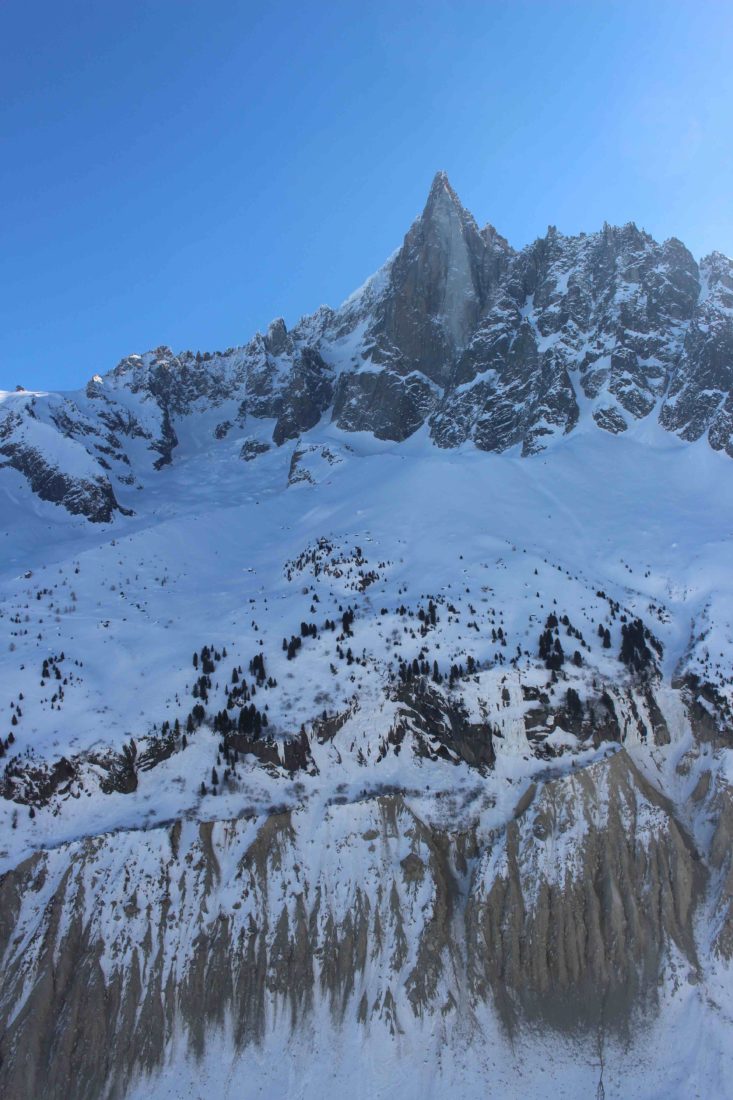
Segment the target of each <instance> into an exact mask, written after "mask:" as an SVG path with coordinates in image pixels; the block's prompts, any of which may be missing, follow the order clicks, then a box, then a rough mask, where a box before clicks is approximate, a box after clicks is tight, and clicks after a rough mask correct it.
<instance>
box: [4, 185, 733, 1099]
mask: <svg viewBox="0 0 733 1100" xmlns="http://www.w3.org/2000/svg"><path fill="white" fill-rule="evenodd" d="M29 381H30V380H29ZM0 510H1V511H0V514H1V515H2V525H1V526H0V552H1V554H0V632H1V637H0V672H1V675H0V753H2V757H1V758H0V769H1V770H0V796H1V797H0V821H1V822H2V827H1V831H0V874H1V875H2V877H1V878H0V959H1V962H0V1095H2V1096H3V1097H4V1098H6V1100H29V1098H32V1100H36V1098H38V1100H41V1098H43V1100H45V1098H54V1100H56V1098H58V1100H62V1098H63V1100H68V1098H74V1100H87V1098H89V1100H97V1098H105V1100H106V1098H117V1100H121V1098H123V1097H124V1098H129V1100H133V1098H134V1100H143V1098H146V1100H174V1098H175V1100H179V1098H199V1097H201V1098H203V1097H206V1098H209V1097H217V1098H219V1097H220V1098H222V1100H249V1098H255V1097H260V1098H267V1100H280V1098H292V1100H296V1098H298V1100H301V1098H303V1100H305V1098H310V1097H320V1098H323V1100H329V1098H336V1097H341V1096H343V1095H344V1093H345V1092H346V1091H348V1094H349V1095H350V1096H353V1097H354V1098H355V1100H357V1098H359V1100H367V1098H372V1097H381V1098H384V1100H397V1098H399V1100H441V1098H443V1097H449V1096H450V1097H452V1096H461V1097H464V1098H466V1100H474V1098H479V1097H481V1098H482V1100H483V1098H513V1097H517V1098H519V1097H521V1098H522V1100H532V1098H540V1097H541V1098H545V1097H546V1096H547V1095H548V1093H551V1094H552V1095H553V1096H555V1097H557V1098H558V1100H559V1098H561V1097H562V1098H567V1100H570V1098H573V1100H574V1098H587V1097H595V1098H601V1097H605V1098H607V1100H610V1098H629V1097H635V1098H641V1100H657V1098H659V1100H661V1098H665V1100H669V1098H677V1097H679V1098H693V1097H700V1098H711V1097H714V1098H717V1097H733V970H732V969H731V968H732V966H733V862H732V859H731V841H732V840H733V712H732V709H731V708H732V707H733V572H732V570H731V561H732V558H731V551H732V549H733V262H732V261H731V260H729V259H726V257H724V256H722V255H721V254H719V253H715V254H713V255H712V256H709V257H707V258H705V259H703V260H702V261H700V262H699V263H698V262H697V261H696V260H695V259H694V258H693V257H692V255H691V254H690V253H689V252H688V251H687V249H686V248H685V247H684V245H683V244H682V243H681V242H680V241H677V240H669V241H666V242H664V243H663V244H659V243H657V242H655V241H654V240H653V239H652V238H651V237H650V236H648V235H647V234H646V233H644V232H643V231H642V230H640V229H638V228H637V227H636V226H634V225H626V226H622V227H613V226H608V225H606V226H604V227H603V228H602V229H601V230H600V231H599V232H597V233H592V234H582V235H580V236H578V237H565V236H563V235H562V234H561V233H559V232H558V231H557V230H556V229H554V228H550V230H548V233H547V235H546V237H544V238H542V239H540V240H538V241H536V242H535V243H534V244H532V245H530V246H528V247H527V248H524V249H522V250H521V251H516V250H514V249H513V248H512V247H511V246H510V244H509V243H508V242H507V241H506V240H504V239H503V238H502V237H501V236H500V234H499V233H497V232H496V230H494V229H493V228H492V227H491V226H488V227H486V228H484V229H480V228H479V227H478V226H477V224H476V222H475V221H474V219H473V218H472V216H471V215H470V214H469V213H468V212H467V211H466V210H465V209H464V208H463V206H462V205H461V203H460V201H459V199H458V197H457V196H456V194H455V192H454V191H453V190H452V188H451V186H450V184H449V182H448V180H447V178H446V177H445V175H444V174H442V173H439V174H438V175H437V176H436V178H435V181H434V183H433V185H432V188H431V191H430V194H429V196H428V200H427V204H426V206H425V209H424V211H423V213H422V214H421V215H420V216H419V217H418V218H417V219H416V221H415V222H414V224H413V225H412V226H411V227H410V229H409V231H408V233H407V236H406V237H405V240H404V243H403V244H402V246H401V247H400V248H399V249H398V250H397V251H396V252H395V253H394V255H393V256H392V257H391V258H390V259H389V260H388V261H387V263H386V264H385V266H384V267H383V268H382V269H381V270H380V271H379V272H378V273H377V274H376V275H374V276H373V277H372V278H371V279H369V280H368V281H367V282H366V283H365V284H364V286H363V287H362V288H361V289H360V290H359V291H357V292H356V293H355V294H354V295H352V296H351V297H350V298H349V299H348V300H347V301H346V302H345V303H344V304H343V305H342V306H341V307H340V308H339V309H337V310H333V309H329V308H326V307H322V308H321V309H319V310H318V311H317V312H316V313H315V314H314V315H312V316H309V317H305V318H303V319H302V320H301V321H300V322H299V323H298V324H297V325H296V326H295V327H293V328H292V329H291V330H288V329H287V327H286V325H285V324H284V322H283V321H281V320H278V321H275V322H273V324H272V325H271V326H270V328H269V329H268V331H267V333H266V334H264V335H262V334H258V335H256V336H255V337H254V338H253V339H252V340H251V341H250V342H249V343H248V344H246V345H243V346H242V347H237V348H230V349H227V350H225V351H218V352H211V353H205V354H201V353H192V352H183V353H178V354H174V353H173V352H172V351H171V350H170V349H169V348H166V347H159V348H157V349H156V350H155V351H152V352H148V353H146V354H143V355H130V356H129V357H128V358H126V359H125V360H123V361H122V362H121V363H120V364H119V365H118V366H117V367H116V368H115V369H113V370H111V371H109V372H108V373H105V374H101V375H95V377H94V378H93V379H91V380H90V381H89V383H88V384H87V385H86V387H85V388H83V389H81V390H79V391H76V392H68V393H41V392H33V391H30V390H21V389H19V390H18V391H16V392H8V393H3V394H2V395H0Z"/></svg>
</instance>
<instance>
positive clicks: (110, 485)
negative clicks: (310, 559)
mask: <svg viewBox="0 0 733 1100" xmlns="http://www.w3.org/2000/svg"><path fill="white" fill-rule="evenodd" d="M732 303H733V262H732V261H731V260H729V259H727V258H726V257H724V256H722V255H721V254H720V253H713V255H711V256H709V257H707V258H706V259H704V260H703V261H702V263H701V264H700V265H698V264H697V263H696V262H695V260H694V259H693V257H692V256H691V255H690V253H689V252H688V251H687V249H686V248H685V247H684V245H683V244H681V243H680V242H679V241H677V240H675V239H671V240H668V241H666V242H664V243H663V244H658V243H657V242H655V241H654V240H653V239H652V238H651V237H650V236H649V235H648V234H646V233H644V232H643V231H641V230H639V229H637V227H636V226H635V225H633V224H629V225H625V226H622V227H613V226H609V225H605V226H604V227H603V229H602V230H601V231H600V232H598V233H592V234H580V235H579V236H577V237H564V236H563V235H562V234H560V233H559V232H558V231H557V230H556V229H555V228H554V227H550V229H549V230H548V232H547V235H546V236H545V237H543V238H541V239H539V240H537V241H535V242H534V243H533V244H531V245H529V246H528V247H526V248H524V249H523V250H521V251H519V252H517V251H515V250H513V249H512V248H511V246H510V245H509V244H508V243H507V241H506V240H504V238H503V237H501V236H500V234H499V233H497V232H496V230H495V229H494V228H493V227H492V226H487V227H486V228H484V229H479V227H478V226H477V224H476V222H475V221H474V219H473V217H472V216H471V214H469V213H468V211H466V210H465V209H464V207H463V206H462V205H461V202H460V200H459V199H458V196H457V195H456V193H455V191H454V190H453V189H452V187H451V185H450V183H449V182H448V180H447V178H446V176H445V174H444V173H442V172H439V173H438V174H437V176H436V177H435V180H434V181H433V185H432V187H431V189H430V193H429V195H428V200H427V203H426V206H425V209H424V210H423V212H422V214H421V215H420V217H419V218H417V219H416V221H415V222H414V223H413V225H412V226H411V228H410V229H409V231H408V233H407V235H406V237H405V239H404V242H403V244H402V246H401V248H400V249H399V250H398V251H397V252H396V253H395V255H394V256H393V257H392V258H391V259H390V260H389V261H388V262H387V264H385V266H384V267H383V268H382V269H381V270H380V271H379V272H377V274H376V275H375V276H373V277H372V278H371V279H370V280H369V281H368V282H367V283H366V284H365V286H364V287H362V288H361V290H359V291H357V292H356V294H354V295H352V297H351V298H349V299H348V300H347V301H346V302H345V303H344V305H343V306H341V308H340V309H338V310H331V309H328V308H326V307H323V308H321V309H320V310H318V311H317V313H315V314H313V315H312V316H310V317H304V318H303V319H302V320H301V321H300V322H298V324H297V325H296V326H295V327H294V328H293V329H292V330H291V331H288V330H287V328H286V326H285V323H284V321H282V319H278V320H277V321H274V322H273V323H272V325H271V326H270V328H269V329H268V331H267V333H266V334H265V335H264V336H263V335H261V334H257V335H256V336H255V337H254V339H252V340H251V341H250V342H249V343H248V344H246V345H244V346H243V347H240V348H230V349H228V350H227V351H226V352H215V353H206V354H205V355H203V356H202V355H201V354H200V353H196V355H194V354H193V353H192V352H182V353H180V354H179V355H174V354H173V352H172V351H171V350H170V349H169V348H166V347H160V348H157V349H156V350H155V351H154V352H149V353H147V354H145V355H142V356H140V355H132V356H129V357H128V358H127V359H125V360H123V361H122V362H121V363H120V364H119V366H118V367H116V368H115V369H114V370H113V371H112V372H110V373H109V374H107V375H105V376H103V377H99V376H96V377H95V380H93V381H92V382H90V383H89V385H88V386H87V388H86V391H84V393H79V394H69V395H67V396H66V398H65V399H63V400H60V399H58V398H46V397H42V396H38V397H34V398H32V401H31V404H32V408H33V415H34V416H35V417H36V419H37V420H38V421H39V422H43V423H44V424H46V425H48V426H50V427H51V428H52V429H53V431H54V432H56V433H58V434H59V435H60V436H62V437H63V438H64V439H74V440H75V441H76V442H77V443H78V445H79V446H80V447H81V448H83V449H84V451H85V452H86V455H87V458H86V461H87V463H88V464H90V468H91V470H92V473H91V474H90V476H89V477H87V478H86V479H85V485H84V488H83V490H80V491H77V489H78V487H75V486H73V485H71V483H69V482H62V481H59V480H58V478H55V479H54V478H49V477H48V476H46V475H44V474H43V473H42V472H40V464H41V463H45V464H46V465H47V466H48V465H50V466H51V467H53V468H54V469H55V464H54V463H53V462H50V464H49V460H48V457H47V456H46V455H45V453H44V452H43V451H41V452H40V456H37V457H36V458H31V457H30V456H28V455H26V456H25V457H23V456H22V454H21V451H20V450H19V449H18V448H17V447H13V446H12V445H10V444H6V447H5V449H4V451H3V453H4V456H5V459H6V461H7V463H8V464H10V465H13V466H14V467H15V468H16V469H17V470H19V471H20V472H21V473H24V474H25V476H26V477H27V478H28V481H29V484H30V487H31V490H32V491H33V492H35V493H37V494H38V495H39V496H40V497H41V499H45V500H52V501H54V502H55V503H59V504H62V505H63V506H64V507H67V508H69V509H70V510H75V509H76V510H77V511H79V512H81V513H82V514H85V515H87V516H88V518H96V519H98V520H103V521H105V522H106V521H109V519H110V518H111V517H112V516H113V515H114V513H115V512H116V510H117V509H116V507H115V504H114V500H115V491H116V489H119V490H121V491H122V492H124V491H125V489H126V487H134V486H136V485H137V484H138V483H139V479H140V478H144V475H145V474H146V473H147V472H148V470H149V469H150V468H151V467H152V468H153V469H154V470H160V469H162V468H163V467H165V466H167V465H170V463H171V462H173V461H175V459H176V456H178V455H179V454H184V453H185V451H186V448H185V447H184V448H183V450H182V448H181V444H180V443H179V436H181V437H182V438H183V437H185V438H187V439H189V440H190V439H191V437H192V436H197V435H198V429H197V427H196V425H197V424H198V423H199V422H200V421H201V418H202V417H205V416H207V415H208V414H210V413H213V412H214V411H215V410H220V411H221V413H222V416H221V417H220V420H222V421H223V420H224V419H225V418H226V420H227V423H228V424H229V425H230V426H234V428H235V430H240V429H242V428H243V427H244V425H245V423H246V422H247V420H248V419H249V421H250V422H251V421H252V420H253V419H254V420H257V419H266V420H273V421H274V425H273V427H272V428H271V435H272V439H273V442H274V443H275V444H276V445H278V446H280V445H282V444H284V443H286V442H287V441H289V440H292V439H296V438H297V437H298V436H299V435H300V434H302V433H303V432H307V431H309V430H310V429H311V428H313V427H315V425H316V424H318V422H319V421H320V420H321V419H322V418H326V419H327V420H332V421H333V422H334V423H335V425H336V426H337V427H338V428H340V429H342V430H343V431H347V432H361V431H364V432H370V433H373V434H374V435H375V436H376V437H377V438H378V439H383V440H393V441H395V442H401V441H402V440H404V439H406V438H408V437H409V436H410V435H412V434H414V433H415V432H416V431H417V430H418V429H420V428H421V427H423V426H424V425H427V426H428V429H429V432H430V435H431V437H432V439H433V440H434V442H435V443H437V444H438V445H439V446H441V447H456V446H459V445H460V444H462V443H464V442H466V441H469V440H470V441H472V442H473V443H474V444H475V445H476V446H477V447H478V448H480V449H482V450H487V451H504V450H507V449H509V448H513V447H518V448H519V449H520V451H521V453H522V454H523V455H528V454H533V453H536V452H537V451H540V450H542V449H544V448H546V447H547V446H548V445H549V444H550V443H551V442H552V440H553V438H557V437H562V436H564V435H567V434H568V433H569V432H572V431H573V429H574V428H575V427H576V426H577V425H578V423H579V422H580V421H581V420H583V419H591V420H592V421H593V422H594V424H595V425H596V426H597V427H598V428H599V429H601V430H603V431H606V432H610V433H612V434H619V433H621V432H624V431H626V430H627V429H628V428H629V427H630V426H631V425H632V424H633V423H634V422H635V421H637V420H640V419H644V418H647V417H648V418H653V419H655V420H657V421H658V422H659V423H660V424H661V426H662V427H663V428H665V429H666V430H668V431H671V432H675V433H676V434H677V435H679V437H680V438H681V439H683V440H686V441H690V442H692V441H694V440H697V439H699V438H701V437H703V436H705V437H707V439H708V441H709V443H710V445H711V446H712V447H713V448H715V449H716V450H722V451H725V452H726V453H728V454H733V442H731V441H732V440H733V396H732V394H733V305H732ZM26 404H27V401H26ZM62 404H63V410H61V408H60V405H62ZM16 407H17V403H13V402H10V401H6V402H5V405H4V406H3V410H4V411H5V415H6V416H7V415H9V412H8V410H9V409H10V408H12V409H16ZM581 410H582V411H581ZM0 417H2V412H0ZM12 430H13V429H12V425H11V424H10V423H7V424H6V425H5V427H4V429H3V431H4V434H5V436H7V435H8V434H9V433H10V432H11V431H12ZM217 438H221V439H223V438H224V435H221V436H217ZM141 442H143V443H144V446H142V447H141V446H140V443H141ZM34 469H35V472H34ZM61 475H62V476H63V471H61Z"/></svg>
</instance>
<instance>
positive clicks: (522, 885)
mask: <svg viewBox="0 0 733 1100" xmlns="http://www.w3.org/2000/svg"><path fill="white" fill-rule="evenodd" d="M532 793H534V797H533V798H532V797H530V798H529V799H525V800H524V805H523V806H521V807H518V809H517V813H516V816H515V819H514V820H513V821H510V823H509V824H508V825H507V826H506V828H505V829H503V830H500V831H498V832H496V833H492V834H487V833H486V832H485V831H483V830H482V829H481V827H480V826H479V825H478V824H477V823H475V822H474V823H467V824H466V825H465V826H464V827H463V828H462V829H461V830H460V831H458V832H456V831H444V830H442V829H441V828H440V827H439V826H436V825H431V824H429V823H428V822H426V821H425V820H423V819H422V818H421V817H420V815H419V814H418V813H417V812H416V811H415V810H414V809H412V808H411V807H410V805H409V799H405V798H404V797H403V796H392V795H390V796H379V797H375V798H372V799H365V800H361V801H358V802H351V803H349V804H345V805H332V806H331V807H330V808H329V809H327V810H326V812H325V814H324V815H323V816H322V817H321V818H320V820H319V821H318V822H317V824H315V825H314V823H313V819H312V816H311V815H309V813H308V812H307V811H304V812H294V813H290V812H288V813H279V814H278V813H275V814H273V815H272V816H270V817H267V818H265V819H252V820H245V819H242V820H238V821H223V822H218V823H216V824H213V825H212V824H211V823H209V824H206V823H202V824H198V825H197V824H194V823H186V822H176V823H175V824H173V825H172V826H170V827H169V828H167V829H164V828H158V829H153V830H150V831H142V832H133V833H122V834H116V835H112V836H107V837H97V838H94V839H89V840H86V841H81V842H77V843H74V844H72V845H69V846H64V847H62V848H59V849H55V850H51V851H47V852H43V853H39V854H37V855H35V856H33V857H32V858H30V859H29V860H27V861H26V862H25V863H24V864H22V865H21V866H20V867H18V869H17V870H16V871H13V872H12V873H10V874H8V875H6V876H5V878H4V879H3V881H2V885H1V886H0V913H2V917H3V919H2V924H1V925H0V951H2V956H3V959H4V963H3V967H4V980H3V986H2V1002H1V1003H0V1020H1V1021H2V1025H1V1026H2V1032H1V1034H2V1039H1V1040H0V1055H1V1061H0V1080H1V1081H2V1086H3V1096H5V1097H7V1098H8V1100H16V1098H17V1100H21V1098H25V1097H28V1096H44V1097H47V1098H49V1100H51V1098H59V1100H61V1098H62V1097H63V1098H65V1097H68V1096H69V1095H70V1094H71V1093H72V1092H73V1095H74V1096H76V1097H79V1098H80V1100H82V1098H87V1097H88V1098H89V1100H92V1098H99V1097H116V1096H122V1095H124V1093H125V1089H126V1087H127V1085H128V1083H129V1081H130V1079H131V1077H132V1076H133V1074H134V1072H135V1071H136V1070H140V1069H145V1070H148V1071H149V1070H152V1069H153V1068H154V1067H156V1066H158V1065H159V1064H160V1063H161V1061H162V1060H163V1058H164V1056H165V1054H166V1051H167V1049H168V1048H169V1046H170V1044H171V1043H172V1042H173V1040H174V1037H175V1036H176V1035H177V1034H180V1033H181V1032H182V1033H183V1034H184V1035H185V1037H186V1041H187V1043H188V1044H190V1047H191V1049H192V1050H193V1051H194V1052H198V1053H202V1052H203V1050H204V1047H205V1044H206V1038H207V1035H209V1034H210V1033H211V1029H212V1028H213V1027H215V1026H216V1025H222V1024H223V1023H224V1021H225V1020H226V1019H229V1020H230V1022H231V1026H232V1029H233V1036H234V1041H235V1043H236V1044H237V1045H239V1046H240V1047H245V1046H247V1045H249V1044H254V1043H257V1042H258V1041H259V1040H260V1039H261V1038H262V1036H263V1034H264V1032H265V1030H266V1026H267V1020H268V1018H269V1015H270V1011H271V1010H270V1008H269V1007H268V1006H270V1005H275V1004H277V1005H280V1006H281V1008H280V1011H281V1012H283V1013H285V1016H286V1018H287V1019H288V1020H289V1021H290V1026H292V1027H296V1026H297V1025H298V1023H299V1021H302V1020H303V1019H304V1018H306V1017H307V1016H308V1015H309V1014H310V1013H311V1012H312V1011H313V1010H314V1008H315V1007H316V1006H318V1005H319V1004H323V1005H325V1006H327V1008H328V1010H329V1012H330V1014H331V1016H332V1018H333V1019H334V1021H336V1022H337V1023H338V1022H339V1021H340V1023H341V1025H342V1026H345V1025H346V1022H347V1021H349V1020H351V1021H354V1022H360V1023H361V1024H362V1025H364V1026H369V1025H370V1023H371V1024H372V1025H374V1023H376V1022H381V1023H382V1024H384V1025H385V1026H386V1027H387V1028H388V1029H389V1030H391V1031H392V1032H393V1033H395V1032H399V1031H400V1030H402V1029H403V1028H405V1027H407V1026H408V1024H409V1020H410V1018H413V1019H414V1018H418V1017H421V1016H422V1015H423V1014H425V1013H428V1014H430V1013H441V1012H442V1015H443V1018H444V1019H445V1020H446V1021H447V1026H448V1027H449V1028H450V1027H451V1025H454V1024H456V1021H457V1020H459V1019H460V1013H459V1011H458V1009H459V1006H463V1008H462V1012H463V1013H464V1014H465V1012H466V1011H467V1010H468V1008H469V1006H472V1010H478V1009H479V1007H480V1006H481V1004H484V1003H489V1004H490V1005H491V1006H493V1009H494V1010H495V1011H496V1013H498V1015H499V1018H500V1019H501V1020H502V1021H503V1025H502V1026H503V1027H504V1028H506V1029H507V1031H508V1032H512V1031H513V1029H515V1028H516V1026H517V1021H518V1020H519V1019H520V1018H521V1017H525V1018H526V1017H528V1018H529V1019H531V1020H541V1021H542V1023H543V1024H544V1025H546V1026H549V1027H550V1028H552V1029H559V1030H561V1031H562V1030H567V1029H580V1030H581V1032H590V1033H593V1032H594V1031H595V1029H596V1028H597V1026H598V1024H599V1022H600V1023H602V1024H603V1026H604V1027H607V1028H615V1027H620V1028H625V1027H627V1026H628V1024H629V1020H630V1018H631V1016H630V1013H631V1011H632V1009H633V1008H636V1009H640V1010H641V1009H643V1007H644V1005H645V1004H646V1005H647V1006H649V1005H653V1004H654V1002H655V999H656V995H657V989H658V981H659V977H660V974H661V971H662V968H663V967H664V966H665V964H666V963H667V962H668V960H669V955H670V952H676V953H677V954H678V955H679V956H680V957H682V958H683V959H684V960H686V964H687V965H688V967H689V968H690V969H691V970H692V971H695V969H696V967H697V965H698V964H697V959H696V949H695V941H694V937H693V918H694V914H695V907H696V904H697V901H698V898H699V896H700V892H701V889H702V887H703V885H704V875H703V872H702V871H701V869H700V866H699V863H698V859H697V856H696V853H695V851H694V849H693V847H692V844H691V842H690V841H689V839H688V837H687V835H686V833H685V831H684V829H683V828H682V826H681V825H680V824H679V823H678V822H677V821H676V820H675V818H674V816H673V814H672V813H671V812H670V810H669V807H668V806H666V805H665V804H664V802H663V800H661V799H660V797H659V796H658V795H656V794H655V793H654V792H653V791H652V790H651V788H650V787H649V786H648V784H647V783H646V782H645V781H644V780H643V779H642V778H641V776H640V775H639V774H638V772H637V771H636V769H635V768H634V766H633V765H632V764H631V762H630V761H629V759H628V757H627V756H626V754H625V753H624V752H623V750H622V751H620V752H618V753H617V754H615V755H614V756H613V757H612V758H611V759H609V760H608V761H606V762H605V763H603V764H599V765H596V766H595V767H593V768H589V769H586V770H585V771H584V772H583V773H582V775H577V776H568V777H566V778H563V779H558V780H556V781H551V782H549V783H547V784H546V785H544V786H542V787H541V788H540V789H538V790H534V791H532V792H530V795H531V794H532ZM314 829H315V832H314V831H313V830H314ZM569 846H572V848H573V851H574V859H573V860H572V861H570V862H568V861H567V859H566V858H565V853H566V850H567V849H568V847H569Z"/></svg>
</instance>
